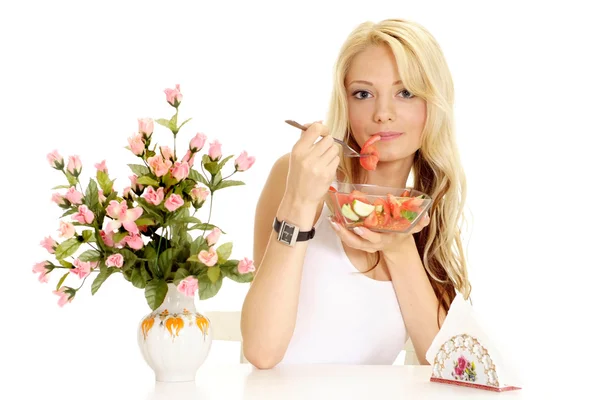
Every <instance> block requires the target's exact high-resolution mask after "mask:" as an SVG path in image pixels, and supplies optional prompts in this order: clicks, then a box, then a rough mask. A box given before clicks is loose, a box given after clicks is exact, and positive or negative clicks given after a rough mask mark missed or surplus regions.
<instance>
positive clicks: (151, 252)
mask: <svg viewBox="0 0 600 400" xmlns="http://www.w3.org/2000/svg"><path fill="white" fill-rule="evenodd" d="M144 258H145V259H146V260H148V261H147V263H148V268H150V272H151V273H152V275H153V276H154V277H160V276H162V275H161V272H160V270H159V269H158V267H157V265H156V250H155V249H154V247H152V246H146V248H145V250H144Z"/></svg>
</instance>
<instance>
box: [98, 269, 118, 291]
mask: <svg viewBox="0 0 600 400" xmlns="http://www.w3.org/2000/svg"><path fill="white" fill-rule="evenodd" d="M116 270H117V269H116V268H101V269H100V272H99V273H98V276H97V277H96V279H94V282H92V296H93V295H95V294H96V292H97V291H98V289H100V286H102V284H103V283H104V281H105V280H106V279H107V278H108V277H109V276H111V275H112V274H113V272H115V271H116Z"/></svg>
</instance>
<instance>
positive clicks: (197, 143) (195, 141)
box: [190, 133, 206, 153]
mask: <svg viewBox="0 0 600 400" xmlns="http://www.w3.org/2000/svg"><path fill="white" fill-rule="evenodd" d="M204 143H206V135H205V134H204V133H196V136H194V137H193V138H192V140H190V151H191V152H192V153H196V152H198V151H200V150H202V148H203V147H204Z"/></svg>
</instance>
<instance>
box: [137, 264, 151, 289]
mask: <svg viewBox="0 0 600 400" xmlns="http://www.w3.org/2000/svg"><path fill="white" fill-rule="evenodd" d="M140 273H141V274H142V278H144V286H145V285H146V282H148V281H151V280H152V276H151V275H150V274H149V273H148V270H147V269H146V266H145V265H144V263H142V266H141V267H140Z"/></svg>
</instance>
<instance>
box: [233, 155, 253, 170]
mask: <svg viewBox="0 0 600 400" xmlns="http://www.w3.org/2000/svg"><path fill="white" fill-rule="evenodd" d="M254 161H256V158H255V157H248V153H247V152H245V151H242V154H240V155H239V157H238V158H236V159H235V170H236V171H240V172H242V171H246V170H248V169H249V168H250V167H251V166H252V165H253V164H254Z"/></svg>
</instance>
